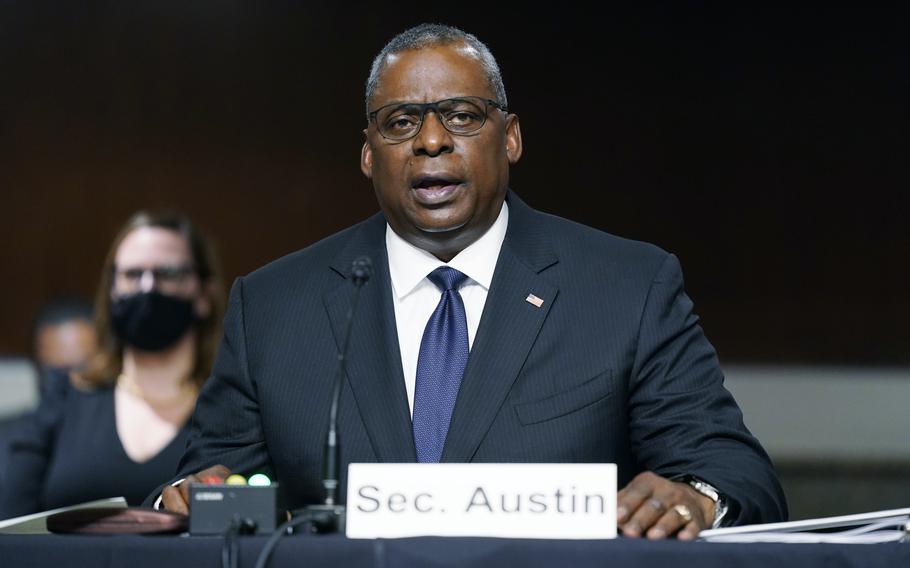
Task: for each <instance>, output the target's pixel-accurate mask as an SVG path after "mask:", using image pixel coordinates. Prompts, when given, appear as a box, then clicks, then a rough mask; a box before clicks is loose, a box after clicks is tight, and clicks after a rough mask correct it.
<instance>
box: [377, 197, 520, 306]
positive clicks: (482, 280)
mask: <svg viewBox="0 0 910 568" xmlns="http://www.w3.org/2000/svg"><path fill="white" fill-rule="evenodd" d="M508 225H509V206H508V205H507V204H506V202H505V201H503V202H502V209H500V211H499V216H498V217H496V221H494V222H493V224H492V225H491V226H490V228H489V229H487V232H486V233H484V234H483V235H482V236H481V237H480V238H479V239H477V240H476V241H474V242H473V243H471V244H470V245H469V246H468V247H467V248H466V249H464V250H463V251H461V252H460V253H458V254H457V255H455V258H453V259H452V260H450V261H449V262H442V261H441V260H439V259H438V258H436V257H435V256H433V255H432V254H430V253H428V252H427V251H425V250H423V249H420V248H417V247H415V246H414V245H412V244H411V243H409V242H407V241H405V240H404V239H403V238H401V237H400V236H398V234H397V233H396V232H395V231H393V230H392V227H391V226H390V225H389V224H388V223H386V229H385V246H386V250H387V251H388V253H389V274H390V276H391V278H392V291H393V292H394V294H395V297H396V298H398V299H402V298H404V297H405V296H407V295H408V294H410V293H411V292H413V291H414V289H415V288H416V287H417V285H418V284H420V283H421V282H422V281H423V279H424V278H426V276H427V274H429V273H430V272H433V270H435V269H437V268H439V267H440V266H451V267H452V268H454V269H456V270H459V271H461V272H462V273H464V274H465V275H467V276H468V278H470V279H471V280H473V281H474V282H476V283H478V284H480V285H481V286H483V287H484V289H486V290H489V289H490V283H491V282H492V281H493V271H494V270H495V269H496V260H497V259H498V258H499V251H500V249H502V243H503V241H504V240H505V238H506V229H507V228H508Z"/></svg>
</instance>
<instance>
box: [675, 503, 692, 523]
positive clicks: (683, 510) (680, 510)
mask: <svg viewBox="0 0 910 568" xmlns="http://www.w3.org/2000/svg"><path fill="white" fill-rule="evenodd" d="M673 510H674V511H676V514H677V515H679V516H680V517H682V520H683V522H685V523H688V522H689V521H691V520H692V511H690V510H689V508H688V507H686V506H685V505H674V506H673Z"/></svg>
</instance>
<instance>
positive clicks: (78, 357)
mask: <svg viewBox="0 0 910 568" xmlns="http://www.w3.org/2000/svg"><path fill="white" fill-rule="evenodd" d="M93 320H94V315H93V313H92V304H91V303H89V302H87V301H85V300H82V299H79V298H59V299H56V300H53V301H51V302H48V303H47V304H45V305H44V307H42V308H41V311H39V312H38V317H37V318H35V325H34V332H33V333H32V352H33V354H34V355H33V356H34V360H35V364H36V365H38V369H39V371H40V372H41V376H42V378H46V377H47V375H49V374H50V375H53V376H57V377H60V376H67V375H69V374H70V373H72V372H73V371H84V370H85V367H86V365H87V364H88V362H89V360H90V359H91V358H92V357H93V356H94V355H95V352H96V351H97V350H98V339H97V337H96V336H95V327H94V325H93V323H92V322H93Z"/></svg>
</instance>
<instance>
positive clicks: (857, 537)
mask: <svg viewBox="0 0 910 568" xmlns="http://www.w3.org/2000/svg"><path fill="white" fill-rule="evenodd" d="M908 523H910V508H906V509H889V510H885V511H873V512H871V513H860V514H856V515H841V516H837V517H822V518H818V519H805V520H801V521H790V522H786V523H766V524H761V525H744V526H741V527H727V528H721V529H711V530H706V531H702V532H701V534H700V535H699V538H700V539H701V540H705V541H708V542H790V543H816V542H828V543H840V544H873V543H879V542H898V541H901V540H906V539H907V537H908V532H907V531H908V529H910V525H908ZM832 529H842V530H837V531H833V530H832ZM820 530H825V531H826V532H813V531H820Z"/></svg>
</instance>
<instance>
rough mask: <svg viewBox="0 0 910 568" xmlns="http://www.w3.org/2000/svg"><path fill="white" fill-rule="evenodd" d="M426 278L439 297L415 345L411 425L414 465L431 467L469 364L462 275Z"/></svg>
mask: <svg viewBox="0 0 910 568" xmlns="http://www.w3.org/2000/svg"><path fill="white" fill-rule="evenodd" d="M427 278H429V279H430V281H431V282H432V283H433V284H435V285H436V287H437V288H439V289H440V290H442V298H440V299H439V304H437V305H436V310H435V311H434V312H433V315H431V316H430V320H429V321H428V322H427V327H426V329H424V331H423V339H422V340H421V342H420V355H419V356H418V358H417V383H416V385H415V387H414V417H413V421H412V422H413V430H414V445H415V446H416V447H417V461H419V462H421V463H436V462H438V461H439V459H440V458H441V457H442V448H443V446H445V443H446V434H447V433H448V431H449V421H450V420H451V418H452V409H454V408H455V399H456V398H457V397H458V387H459V386H460V385H461V376H462V375H463V374H464V368H465V365H467V364H468V322H467V319H466V318H465V311H464V302H463V301H462V299H461V295H460V294H459V293H458V287H459V286H461V284H462V283H464V281H465V279H466V278H467V276H465V275H464V274H462V273H461V272H459V271H457V270H455V269H454V268H450V267H448V266H440V267H439V268H437V269H436V270H434V271H433V272H431V273H430V274H429V275H428V276H427Z"/></svg>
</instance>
